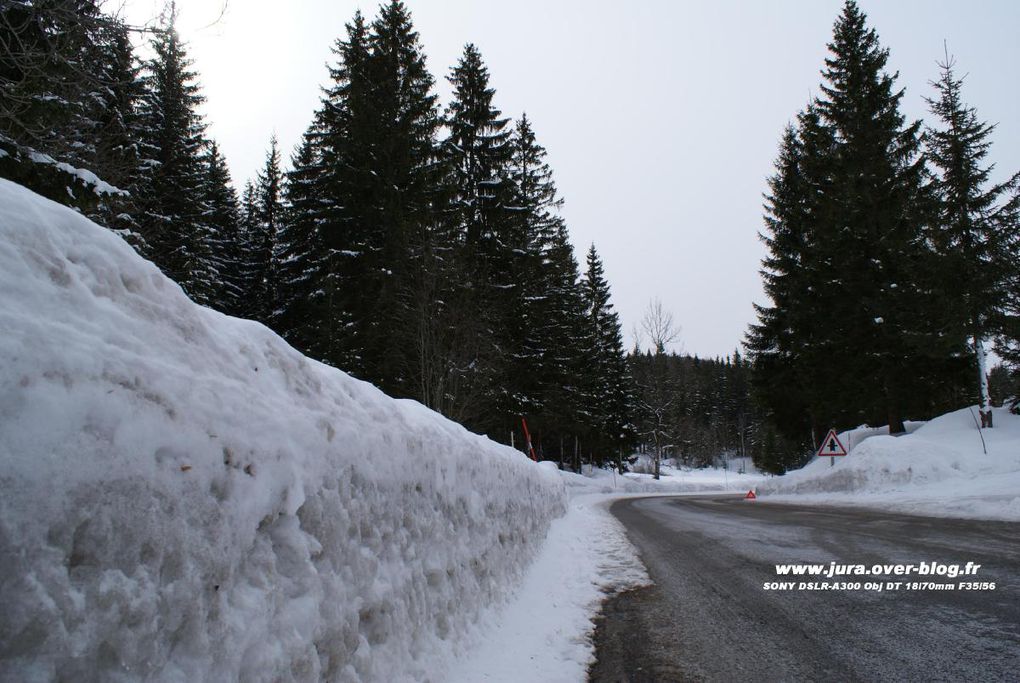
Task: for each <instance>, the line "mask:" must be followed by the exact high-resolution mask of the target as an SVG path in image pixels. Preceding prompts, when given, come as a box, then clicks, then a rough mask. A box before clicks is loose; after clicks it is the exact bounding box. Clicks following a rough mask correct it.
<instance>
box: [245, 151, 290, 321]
mask: <svg viewBox="0 0 1020 683" xmlns="http://www.w3.org/2000/svg"><path fill="white" fill-rule="evenodd" d="M253 201H254V207H253V209H254V211H253V214H249V216H248V220H247V225H246V229H247V243H248V249H249V250H250V251H249V253H250V258H251V264H252V274H251V290H250V291H249V293H248V297H247V299H248V314H249V315H248V317H250V318H251V319H253V320H258V321H259V322H262V323H265V324H266V325H269V324H270V323H271V321H272V320H273V314H274V311H275V306H276V302H277V298H278V295H277V291H276V276H277V273H276V239H277V234H278V233H279V231H280V227H281V224H282V222H283V169H282V168H281V167H280V150H279V149H278V148H277V143H276V136H275V135H274V136H272V137H271V138H270V140H269V149H268V150H267V151H266V161H265V165H264V166H263V167H262V169H261V170H259V172H258V174H257V175H256V177H255V185H254V197H253Z"/></svg>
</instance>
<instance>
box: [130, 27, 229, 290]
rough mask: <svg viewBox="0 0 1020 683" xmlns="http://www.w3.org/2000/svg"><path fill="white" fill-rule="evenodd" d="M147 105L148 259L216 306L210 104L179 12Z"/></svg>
mask: <svg viewBox="0 0 1020 683" xmlns="http://www.w3.org/2000/svg"><path fill="white" fill-rule="evenodd" d="M152 50H153V52H154V56H153V58H152V59H150V60H149V61H148V62H147V63H146V73H145V76H144V77H143V84H144V87H145V92H144V95H143V96H142V99H141V104H140V108H139V109H140V112H139V115H140V124H139V125H140V130H141V145H140V148H141V149H140V153H141V156H142V159H143V166H144V168H145V171H144V175H143V177H142V178H141V179H140V181H139V183H138V191H137V192H136V197H135V199H136V201H137V206H138V210H139V217H138V222H139V228H140V230H141V233H142V237H143V239H144V241H145V244H146V245H147V247H148V253H146V254H145V256H147V257H148V258H150V259H151V260H152V261H153V262H154V263H155V264H156V265H157V266H159V267H160V269H161V270H162V271H163V272H164V273H165V274H166V275H167V276H168V277H170V278H171V279H173V280H176V281H177V283H178V284H180V285H181V286H182V287H183V288H184V290H185V291H186V292H187V293H188V295H189V296H191V297H192V298H193V299H194V300H195V301H197V302H199V303H210V302H211V300H212V298H213V297H214V296H215V291H216V289H217V288H218V283H217V282H216V274H215V270H214V266H213V263H212V246H211V241H212V235H211V234H210V229H209V227H208V226H207V224H206V223H205V218H204V217H205V216H206V215H207V214H208V212H209V207H208V206H206V205H205V202H204V197H203V185H204V178H203V163H202V156H203V152H204V149H205V146H206V138H205V124H204V123H203V122H202V120H201V117H200V116H199V114H198V107H199V105H200V104H201V103H202V101H203V98H202V96H201V95H200V94H199V90H198V85H197V84H196V83H195V79H196V74H195V72H194V71H192V70H191V61H190V60H189V59H188V57H187V53H186V51H185V48H184V45H183V43H182V42H181V39H180V36H179V35H178V34H177V30H176V29H175V27H174V16H173V14H171V15H170V16H169V17H168V18H167V21H166V23H165V25H164V26H162V27H161V28H160V30H159V31H157V32H156V35H155V37H154V38H153V40H152Z"/></svg>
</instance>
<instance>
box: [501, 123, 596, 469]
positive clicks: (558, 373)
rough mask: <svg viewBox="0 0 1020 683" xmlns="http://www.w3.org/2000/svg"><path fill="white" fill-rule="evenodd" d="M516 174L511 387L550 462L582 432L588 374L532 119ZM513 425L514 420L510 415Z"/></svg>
mask: <svg viewBox="0 0 1020 683" xmlns="http://www.w3.org/2000/svg"><path fill="white" fill-rule="evenodd" d="M510 146H511V160H510V175H511V180H512V182H513V187H514V199H513V202H512V206H511V207H508V208H509V209H510V216H509V220H510V221H511V226H512V229H511V230H510V232H509V234H510V235H511V237H512V241H511V242H510V244H509V245H508V246H509V247H510V248H511V251H512V256H513V261H512V263H513V279H514V282H515V283H516V287H514V288H513V289H510V290H507V292H508V293H510V294H512V295H513V297H512V299H511V317H510V323H511V324H510V328H509V332H510V339H509V340H508V341H509V342H510V343H511V348H512V349H513V350H514V354H515V355H514V362H513V363H512V364H510V365H509V366H508V371H509V372H508V373H507V378H506V380H505V381H506V382H507V383H508V386H511V387H513V391H514V392H515V393H516V394H518V395H519V396H520V397H521V400H520V406H521V408H522V409H523V412H524V414H525V415H526V416H527V418H528V424H529V425H530V427H531V431H532V438H533V440H534V441H536V442H538V443H540V444H542V441H543V439H544V441H545V444H544V445H543V450H544V451H545V453H546V454H547V457H548V456H550V455H552V454H556V455H557V457H558V458H559V459H560V460H563V459H565V454H564V453H563V452H562V451H563V448H560V447H559V446H558V442H559V441H560V440H561V438H566V440H567V441H572V437H573V435H575V434H578V433H579V432H580V418H579V411H580V402H581V397H580V389H579V387H578V386H577V377H578V374H579V373H581V372H582V371H583V368H584V352H583V351H584V349H583V347H582V345H581V344H580V343H579V340H580V339H581V329H582V327H583V320H584V317H583V316H584V312H583V308H584V303H583V301H582V299H581V292H580V288H579V286H578V279H579V278H578V267H577V261H576V259H575V258H574V253H573V248H572V247H571V246H570V243H569V241H568V238H567V228H566V224H565V223H564V221H563V219H562V217H561V216H560V215H559V210H560V207H561V206H562V203H563V202H562V200H561V199H560V198H559V196H558V195H557V191H556V186H555V183H554V182H553V179H552V170H551V169H550V168H549V165H548V163H547V162H546V151H545V149H544V148H543V147H542V146H541V145H539V144H538V142H537V140H536V138H535V133H534V130H533V129H532V126H531V122H530V120H529V119H528V117H527V115H522V116H521V119H520V120H519V121H518V122H517V124H516V126H515V127H514V131H513V136H512V137H511V140H510ZM509 417H511V418H513V417H516V416H513V415H511V416H509Z"/></svg>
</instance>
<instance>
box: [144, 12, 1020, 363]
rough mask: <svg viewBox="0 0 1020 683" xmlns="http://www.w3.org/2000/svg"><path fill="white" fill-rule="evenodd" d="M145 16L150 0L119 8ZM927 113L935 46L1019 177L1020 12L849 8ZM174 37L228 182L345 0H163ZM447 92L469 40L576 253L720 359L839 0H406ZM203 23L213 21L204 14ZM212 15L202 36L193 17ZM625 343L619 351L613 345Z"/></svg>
mask: <svg viewBox="0 0 1020 683" xmlns="http://www.w3.org/2000/svg"><path fill="white" fill-rule="evenodd" d="M124 2H125V5H126V7H125V11H126V15H127V17H128V18H129V19H130V20H131V21H133V22H137V23H143V22H145V21H146V20H151V19H152V18H153V17H155V16H156V15H157V14H158V13H159V9H160V8H161V7H162V4H163V3H162V1H161V0H124ZM860 4H861V7H862V8H863V9H864V11H865V12H866V13H867V14H868V18H869V22H870V24H871V25H872V26H873V27H875V28H876V29H877V30H878V33H879V37H880V39H881V41H882V44H883V45H884V46H885V47H888V48H890V50H891V56H890V68H891V69H893V70H898V71H899V72H900V79H899V81H898V83H899V85H900V86H901V87H905V88H906V90H907V92H906V95H905V99H904V106H903V110H904V113H906V114H907V115H908V116H909V117H912V118H920V117H923V116H924V115H925V113H926V112H925V108H924V103H923V101H922V99H921V98H922V96H924V95H930V94H931V92H932V91H931V88H930V87H929V86H928V81H929V80H931V79H934V78H936V77H937V75H938V71H937V67H936V64H935V62H936V60H938V59H940V58H941V57H942V54H943V40H946V41H947V42H948V45H949V50H950V53H952V54H954V55H955V56H956V58H957V61H958V70H959V72H960V73H969V77H968V78H967V80H966V82H965V86H964V95H965V97H966V98H967V100H968V102H969V103H970V104H971V105H973V106H975V107H977V109H978V114H979V115H980V116H981V117H982V118H983V119H985V120H988V121H992V122H999V124H1000V125H999V129H998V131H997V132H996V135H995V138H994V140H995V143H994V146H993V149H992V153H991V159H992V161H996V162H998V163H999V165H1000V167H1001V169H1000V170H1001V174H1000V175H1002V176H1004V175H1005V174H1006V173H1007V172H1015V171H1016V170H1018V169H1020V93H1018V89H1017V87H1016V84H1017V76H1016V71H1015V70H1016V67H1017V65H1020V40H1018V38H1017V27H1020V3H1017V2H1012V1H1010V0H1004V1H1001V2H991V1H987V0H984V1H980V2H972V3H966V2H960V0H897V1H896V2H888V1H887V2H879V0H861V2H860ZM177 5H178V8H179V9H180V21H179V28H180V31H181V33H182V35H183V37H184V38H185V40H187V41H188V42H189V53H190V56H191V57H192V58H193V59H194V61H195V68H196V70H197V71H198V72H199V74H200V82H201V84H202V86H203V92H204V94H205V96H206V98H207V100H208V102H207V105H206V115H207V119H208V121H209V124H210V132H211V134H212V136H213V137H214V138H215V139H216V140H217V141H218V142H219V144H220V147H221V149H222V151H223V152H224V154H225V155H226V157H227V160H228V162H229V163H230V167H231V170H232V172H233V176H234V182H235V185H236V186H238V188H240V187H241V186H242V185H243V183H244V181H245V180H246V179H247V178H249V177H251V176H253V175H254V173H255V171H256V169H257V168H258V167H259V166H260V165H261V163H262V160H263V156H264V153H265V147H266V145H267V143H268V140H269V137H270V135H271V134H272V133H274V132H275V133H276V134H277V136H278V137H279V140H280V143H281V147H282V149H283V150H291V149H292V148H293V147H294V145H296V144H297V142H298V140H299V138H300V135H301V133H302V132H303V131H304V129H305V128H306V126H307V125H308V122H309V121H310V120H311V116H312V112H313V111H314V110H315V108H316V107H317V104H318V97H319V86H321V85H322V84H324V83H325V81H326V77H327V74H326V68H325V64H326V63H327V61H330V62H331V61H332V57H331V55H330V47H331V45H332V44H333V42H334V41H335V39H336V38H337V37H339V36H342V35H343V33H344V28H343V27H344V24H345V23H346V22H348V21H349V20H350V18H351V17H352V16H353V14H354V11H355V9H356V8H358V7H359V6H360V7H361V9H362V11H363V12H364V13H365V15H366V16H367V17H369V18H371V17H372V16H374V15H375V13H376V8H377V4H376V3H374V2H369V3H358V2H354V1H351V0H290V1H285V2H280V0H229V2H228V4H227V7H226V12H225V14H224V15H223V17H222V19H220V20H219V21H218V22H216V20H217V17H218V16H219V15H220V12H221V9H222V0H177ZM408 5H409V7H410V9H411V12H412V15H413V19H414V23H415V27H416V29H417V30H418V32H419V33H420V35H421V39H422V42H423V44H424V46H425V53H426V55H427V56H428V63H429V66H430V68H431V69H432V72H433V74H434V75H435V76H436V78H437V83H438V86H439V94H440V98H441V101H442V102H443V103H444V104H445V102H446V101H448V95H449V88H448V86H447V83H446V81H445V78H444V76H445V74H446V73H447V72H448V70H449V68H450V66H452V65H453V64H454V63H455V62H456V60H457V58H458V57H459V55H460V53H461V51H462V49H463V46H464V44H465V43H467V42H473V43H475V44H476V45H477V46H478V47H479V49H480V50H481V52H482V56H483V58H484V59H485V61H486V63H487V65H488V67H489V71H490V74H491V79H492V80H491V85H492V86H493V87H494V88H495V89H496V103H497V106H499V107H500V108H501V109H503V111H504V112H505V113H506V114H508V115H510V116H513V117H517V116H519V115H520V114H521V112H522V111H527V113H528V116H529V117H530V118H531V119H532V121H533V123H534V127H535V130H536V134H537V135H538V140H539V142H540V143H541V144H543V145H544V146H545V147H546V148H547V149H548V151H549V161H550V164H551V165H552V168H553V170H554V172H555V178H556V181H557V184H558V186H559V189H560V192H561V194H562V195H563V196H564V198H565V199H566V206H565V208H564V216H565V217H566V219H567V222H568V225H569V227H570V232H571V236H572V239H573V242H574V245H575V247H576V250H577V255H578V258H579V259H583V257H584V252H585V251H586V250H587V247H588V245H589V244H591V243H592V242H594V243H595V244H596V247H597V248H598V250H599V252H600V253H601V254H602V257H603V259H604V261H605V265H606V273H607V276H608V278H609V280H610V283H611V284H612V288H613V302H614V303H615V305H616V308H617V310H618V311H619V312H620V313H621V316H622V319H623V324H624V330H625V332H627V333H628V338H629V333H630V331H631V330H632V328H633V327H634V326H635V325H636V324H637V323H638V321H639V320H640V318H641V316H642V314H643V312H644V310H645V308H646V306H647V305H648V302H649V300H651V299H652V298H654V297H658V298H660V299H661V300H662V302H663V306H664V308H666V309H667V310H669V311H671V312H672V313H673V315H674V317H675V319H676V322H677V323H678V324H679V325H680V326H681V327H682V335H681V342H680V344H679V346H678V349H679V350H684V351H687V352H689V353H697V354H699V355H701V356H716V355H724V354H728V353H730V352H732V350H733V349H734V348H735V347H736V346H737V344H738V343H739V342H740V340H741V339H742V337H743V334H744V331H745V329H746V326H747V324H748V322H750V321H751V320H752V318H753V316H754V313H753V309H752V301H759V302H760V301H762V299H763V295H762V292H761V284H760V278H759V275H758V267H759V260H760V259H761V257H762V256H763V254H764V251H763V249H762V247H761V245H760V243H759V241H758V239H757V237H756V235H757V232H758V230H759V229H760V226H761V224H762V221H761V215H762V210H761V203H762V199H761V194H762V192H764V190H765V180H766V177H767V176H768V175H769V174H770V173H771V171H772V162H773V159H774V157H775V154H776V149H777V144H778V141H779V138H780V135H781V133H782V130H783V127H784V126H785V124H786V123H787V122H788V121H789V120H791V119H792V118H793V117H794V115H795V114H796V112H797V111H799V110H800V109H801V108H802V107H803V106H804V104H805V103H806V102H807V100H808V97H809V95H810V94H812V93H814V92H817V87H818V84H819V82H820V81H821V77H820V75H819V70H820V69H821V68H822V66H823V63H822V60H823V59H824V57H825V53H826V50H825V45H826V43H827V42H828V41H829V40H830V38H831V29H832V23H833V21H834V20H835V19H836V17H837V15H838V14H839V12H840V10H841V8H842V0H758V1H755V2H751V1H750V0H745V1H743V2H739V1H737V0H702V1H700V2H692V1H684V2H680V1H676V2H670V1H668V0H662V1H653V0H632V1H631V2H627V3H610V2H603V1H598V0H544V1H543V0H515V1H514V2H482V1H478V0H475V1H472V0H409V2H408ZM214 22H215V23H214ZM210 24H213V25H212V26H209V25H210ZM628 343H630V341H629V340H628Z"/></svg>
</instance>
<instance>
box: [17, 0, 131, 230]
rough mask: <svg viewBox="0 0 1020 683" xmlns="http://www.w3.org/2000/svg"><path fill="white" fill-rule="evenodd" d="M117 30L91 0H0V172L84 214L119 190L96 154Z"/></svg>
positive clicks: (114, 85) (120, 27)
mask: <svg viewBox="0 0 1020 683" xmlns="http://www.w3.org/2000/svg"><path fill="white" fill-rule="evenodd" d="M124 30H125V29H124V26H123V24H121V23H120V22H118V21H117V20H116V19H113V18H111V17H107V16H105V15H103V14H102V13H101V12H100V10H99V7H98V4H97V3H96V2H95V1H94V0H45V1H43V2H5V3H0V48H2V49H0V152H2V154H0V176H3V177H6V178H9V179H11V180H14V181H15V182H18V183H20V184H22V185H25V186H26V187H29V188H30V189H32V190H34V191H36V192H39V193H41V194H43V195H44V196H47V197H49V198H50V199H53V200H55V201H58V202H61V203H64V204H67V205H69V206H73V207H76V208H78V209H81V210H83V211H86V212H88V213H89V215H92V216H95V215H96V212H97V211H98V209H99V204H100V203H102V202H110V201H111V198H114V197H123V196H124V192H123V191H122V188H117V187H113V186H112V185H110V184H109V182H108V181H106V180H105V179H104V178H103V177H102V174H103V173H105V172H107V170H108V169H106V168H103V167H101V165H100V164H99V163H98V162H99V161H100V159H99V158H97V144H98V143H99V138H100V136H101V135H102V134H103V133H104V132H105V130H104V123H105V122H104V121H103V117H104V116H105V115H106V113H107V109H108V108H109V106H110V105H111V102H110V96H111V95H112V94H113V89H115V88H117V87H119V84H118V83H114V82H112V81H111V80H110V77H111V72H110V69H111V68H112V66H113V65H111V64H110V63H109V59H110V57H111V55H110V53H109V50H110V47H109V45H110V42H111V40H113V36H114V35H115V34H122V33H123V32H124Z"/></svg>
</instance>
